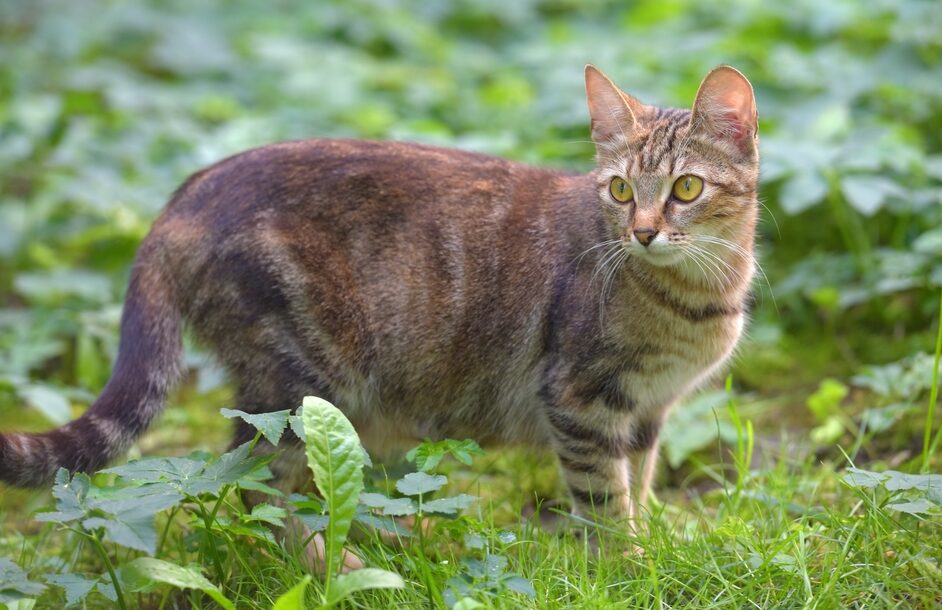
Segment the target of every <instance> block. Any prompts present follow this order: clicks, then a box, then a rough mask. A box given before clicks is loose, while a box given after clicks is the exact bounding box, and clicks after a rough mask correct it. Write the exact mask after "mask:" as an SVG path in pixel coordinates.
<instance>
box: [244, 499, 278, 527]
mask: <svg viewBox="0 0 942 610" xmlns="http://www.w3.org/2000/svg"><path fill="white" fill-rule="evenodd" d="M287 516H288V511H286V510H285V509H283V508H281V507H280V506H273V505H271V504H256V505H255V506H253V507H252V513H251V514H249V515H244V516H243V518H244V519H246V520H250V521H262V522H264V523H270V524H272V525H276V526H278V527H284V526H285V522H284V519H285V517H287Z"/></svg>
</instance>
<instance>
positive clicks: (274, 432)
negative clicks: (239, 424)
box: [219, 409, 291, 445]
mask: <svg viewBox="0 0 942 610" xmlns="http://www.w3.org/2000/svg"><path fill="white" fill-rule="evenodd" d="M219 412H220V413H222V416H223V417H226V418H228V419H233V418H235V417H238V418H240V419H241V420H242V421H244V422H245V423H247V424H249V425H250V426H253V427H254V428H255V429H256V430H258V431H259V432H261V433H262V436H264V437H265V439H266V440H268V442H269V443H271V444H272V445H277V444H278V442H279V441H281V435H282V434H284V431H285V428H287V427H288V416H289V415H291V411H289V410H287V409H286V410H284V411H272V412H271V413H246V412H245V411H239V410H238V409H220V410H219Z"/></svg>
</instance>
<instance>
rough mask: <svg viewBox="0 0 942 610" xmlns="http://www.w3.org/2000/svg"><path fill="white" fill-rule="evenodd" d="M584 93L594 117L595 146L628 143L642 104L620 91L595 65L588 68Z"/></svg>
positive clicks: (589, 65)
mask: <svg viewBox="0 0 942 610" xmlns="http://www.w3.org/2000/svg"><path fill="white" fill-rule="evenodd" d="M585 93H586V100H587V101H588V102H589V116H590V117H591V118H592V141H593V142H595V144H596V146H600V147H603V148H610V147H612V146H613V145H614V146H617V145H619V144H622V145H624V144H625V143H627V141H628V139H629V136H630V134H631V132H632V131H634V128H635V121H636V119H635V113H636V112H638V111H640V110H641V103H640V102H639V101H638V100H636V99H634V98H633V97H631V96H630V95H628V94H627V93H625V92H624V91H621V90H620V89H619V88H618V87H616V86H615V84H614V83H613V82H612V81H611V80H610V79H609V78H608V77H607V76H605V75H604V74H602V71H601V70H599V69H598V68H596V67H595V66H593V65H592V64H587V65H586V67H585ZM633 107H634V109H633Z"/></svg>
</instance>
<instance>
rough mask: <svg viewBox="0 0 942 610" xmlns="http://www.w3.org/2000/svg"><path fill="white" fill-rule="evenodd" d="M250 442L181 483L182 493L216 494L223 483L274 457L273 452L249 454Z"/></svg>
mask: <svg viewBox="0 0 942 610" xmlns="http://www.w3.org/2000/svg"><path fill="white" fill-rule="evenodd" d="M250 451H251V443H244V444H242V445H240V446H238V447H236V448H235V449H233V450H232V451H229V452H228V453H224V454H222V455H221V456H219V459H217V460H215V461H213V462H211V463H210V464H209V465H208V466H207V467H206V468H205V469H204V470H203V471H202V472H201V473H199V475H198V476H196V477H192V478H190V479H189V480H187V481H186V482H184V484H183V485H182V490H183V493H185V494H186V495H189V496H197V495H199V494H201V493H209V494H213V495H218V494H219V491H220V490H221V489H222V488H223V487H224V486H225V485H232V484H235V483H238V482H239V481H240V480H242V479H243V478H244V477H248V476H249V475H251V474H253V473H255V472H257V471H258V470H259V469H261V468H263V467H264V466H265V465H266V464H268V463H269V462H270V461H272V460H273V459H274V458H275V454H269V455H256V456H252V455H249V453H250Z"/></svg>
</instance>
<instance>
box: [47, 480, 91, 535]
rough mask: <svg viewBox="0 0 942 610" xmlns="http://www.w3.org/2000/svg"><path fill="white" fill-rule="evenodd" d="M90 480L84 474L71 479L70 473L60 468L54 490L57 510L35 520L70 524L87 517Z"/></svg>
mask: <svg viewBox="0 0 942 610" xmlns="http://www.w3.org/2000/svg"><path fill="white" fill-rule="evenodd" d="M88 487H89V480H88V477H87V476H86V475H84V474H82V473H77V474H76V475H75V476H74V477H72V478H71V479H70V478H69V471H68V470H66V469H65V468H60V469H59V470H58V472H56V483H55V486H53V488H52V495H53V497H55V498H56V510H54V511H50V512H45V513H39V514H38V515H36V517H35V519H36V520H37V521H43V522H48V523H69V522H70V521H75V520H76V519H80V518H82V517H84V516H85V515H86V513H87V512H88V507H87V505H86V497H87V496H88Z"/></svg>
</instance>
